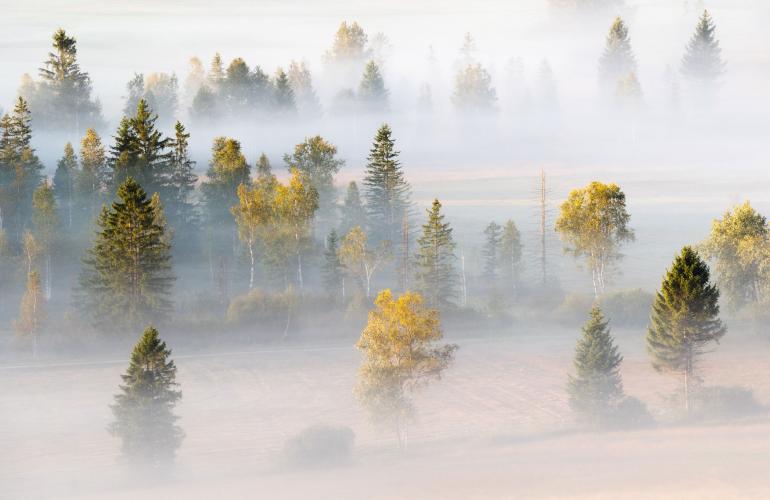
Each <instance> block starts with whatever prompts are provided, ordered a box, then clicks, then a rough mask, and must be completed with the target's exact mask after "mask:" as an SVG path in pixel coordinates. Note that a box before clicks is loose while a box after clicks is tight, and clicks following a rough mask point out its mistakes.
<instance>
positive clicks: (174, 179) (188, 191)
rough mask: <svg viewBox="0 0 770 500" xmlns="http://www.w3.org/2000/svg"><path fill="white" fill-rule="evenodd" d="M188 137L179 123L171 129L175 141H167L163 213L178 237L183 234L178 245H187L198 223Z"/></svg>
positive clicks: (193, 167) (193, 164) (195, 181)
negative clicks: (165, 198)
mask: <svg viewBox="0 0 770 500" xmlns="http://www.w3.org/2000/svg"><path fill="white" fill-rule="evenodd" d="M189 140H190V134H189V133H188V132H187V130H186V129H185V127H184V125H182V123H181V122H176V125H175V126H174V138H173V139H172V140H171V141H170V142H169V146H170V147H171V155H170V158H169V169H170V179H169V186H168V191H169V193H168V197H167V202H166V207H167V208H166V213H167V214H168V219H169V221H170V224H171V227H173V228H174V231H175V233H176V234H177V235H180V234H181V235H182V238H181V243H180V246H186V245H185V243H186V242H189V239H190V237H191V236H192V234H193V232H194V230H195V227H196V226H197V224H198V214H197V212H196V208H195V204H194V202H193V200H192V195H193V193H194V191H195V185H196V183H197V182H198V176H197V175H195V162H194V161H193V160H191V159H190V152H189V148H190V144H189Z"/></svg>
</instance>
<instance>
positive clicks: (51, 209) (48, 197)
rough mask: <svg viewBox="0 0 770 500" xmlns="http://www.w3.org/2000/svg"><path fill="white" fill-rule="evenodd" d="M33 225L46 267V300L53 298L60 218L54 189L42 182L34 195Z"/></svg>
mask: <svg viewBox="0 0 770 500" xmlns="http://www.w3.org/2000/svg"><path fill="white" fill-rule="evenodd" d="M32 225H33V227H34V235H35V239H36V240H37V241H38V242H39V243H40V250H41V251H42V253H43V259H44V260H43V262H44V265H45V298H46V299H50V298H51V290H52V285H51V283H52V281H53V269H52V266H53V264H52V257H53V253H54V247H55V245H56V237H57V228H58V226H59V217H58V215H57V210H56V198H55V196H54V191H53V187H52V186H51V185H49V184H48V183H47V182H45V181H44V182H42V183H41V184H40V186H38V188H37V189H36V190H35V192H34V194H33V195H32Z"/></svg>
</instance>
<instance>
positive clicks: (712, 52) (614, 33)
mask: <svg viewBox="0 0 770 500" xmlns="http://www.w3.org/2000/svg"><path fill="white" fill-rule="evenodd" d="M724 69H725V62H724V61H723V60H722V49H721V48H720V47H719V41H718V40H717V38H716V26H715V24H714V20H713V19H712V17H711V15H710V14H709V12H708V11H707V10H705V11H704V12H703V14H702V15H701V17H700V19H699V21H698V24H697V25H696V27H695V32H694V33H693V35H692V37H691V38H690V41H689V42H688V44H687V46H686V47H685V53H684V56H683V57H682V61H681V67H680V72H681V74H682V76H683V77H684V78H685V79H686V81H687V82H688V84H689V85H690V86H691V89H692V91H693V93H694V94H695V95H696V96H697V97H703V96H704V95H706V96H707V95H709V94H711V93H713V92H714V91H715V90H716V88H717V86H718V84H719V79H720V77H721V76H722V74H723V73H724ZM599 77H600V81H601V83H602V85H603V86H604V87H605V94H608V95H613V91H614V95H615V96H616V97H618V98H621V99H624V100H628V101H631V102H632V103H633V102H637V101H638V100H639V99H640V98H641V96H642V88H641V85H640V83H639V79H638V71H637V64H636V56H635V55H634V51H633V49H632V47H631V38H630V37H629V34H628V26H627V25H626V23H625V22H624V21H623V19H621V18H620V16H618V17H616V18H615V20H614V21H613V23H612V26H611V27H610V30H609V33H608V34H607V38H606V41H605V48H604V53H603V54H602V56H601V58H600V60H599ZM672 78H673V76H672Z"/></svg>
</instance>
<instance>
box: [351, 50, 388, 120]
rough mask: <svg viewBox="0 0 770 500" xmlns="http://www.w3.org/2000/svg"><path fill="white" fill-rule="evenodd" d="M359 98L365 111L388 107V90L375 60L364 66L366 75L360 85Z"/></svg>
mask: <svg viewBox="0 0 770 500" xmlns="http://www.w3.org/2000/svg"><path fill="white" fill-rule="evenodd" d="M358 100H359V102H360V103H361V106H362V107H363V109H364V110H365V111H383V110H386V109H387V108H388V90H387V89H386V88H385V80H383V78H382V73H380V68H379V66H377V63H376V62H374V61H369V62H368V63H367V64H366V67H365V68H364V75H363V77H362V78H361V83H360V84H359V85H358Z"/></svg>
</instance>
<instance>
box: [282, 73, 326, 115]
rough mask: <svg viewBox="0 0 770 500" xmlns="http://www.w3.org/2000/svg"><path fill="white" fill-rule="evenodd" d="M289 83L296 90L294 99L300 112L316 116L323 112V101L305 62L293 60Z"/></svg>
mask: <svg viewBox="0 0 770 500" xmlns="http://www.w3.org/2000/svg"><path fill="white" fill-rule="evenodd" d="M288 76H289V84H290V85H291V90H292V91H293V92H294V100H295V101H296V103H297V109H298V110H299V112H300V114H302V115H304V116H307V117H315V116H318V115H320V114H321V103H320V102H319V101H318V95H317V94H316V92H315V89H314V88H313V78H312V75H311V74H310V69H308V67H307V66H306V65H305V63H304V61H303V62H296V61H292V62H291V64H290V65H289V73H288Z"/></svg>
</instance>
